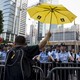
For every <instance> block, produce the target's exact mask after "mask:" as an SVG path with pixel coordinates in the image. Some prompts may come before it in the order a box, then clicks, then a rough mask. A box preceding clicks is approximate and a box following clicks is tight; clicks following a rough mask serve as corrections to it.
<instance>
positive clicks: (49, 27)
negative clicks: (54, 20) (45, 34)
mask: <svg viewBox="0 0 80 80" xmlns="http://www.w3.org/2000/svg"><path fill="white" fill-rule="evenodd" d="M50 30H51V23H50V27H49V31H50Z"/></svg>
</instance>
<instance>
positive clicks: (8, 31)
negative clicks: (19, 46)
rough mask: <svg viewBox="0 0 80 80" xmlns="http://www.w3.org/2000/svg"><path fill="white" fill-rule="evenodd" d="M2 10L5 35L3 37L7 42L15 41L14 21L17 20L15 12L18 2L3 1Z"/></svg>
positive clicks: (0, 3) (11, 0)
mask: <svg viewBox="0 0 80 80" xmlns="http://www.w3.org/2000/svg"><path fill="white" fill-rule="evenodd" d="M0 10H2V13H3V20H4V22H3V33H2V34H1V37H2V38H4V40H6V41H13V40H14V36H15V35H16V34H15V33H14V27H15V25H14V22H15V21H14V20H15V11H16V1H13V0H1V1H0Z"/></svg>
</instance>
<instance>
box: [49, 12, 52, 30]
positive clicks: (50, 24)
mask: <svg viewBox="0 0 80 80" xmlns="http://www.w3.org/2000/svg"><path fill="white" fill-rule="evenodd" d="M51 22H52V13H51V19H50V28H49V31H50V30H51Z"/></svg>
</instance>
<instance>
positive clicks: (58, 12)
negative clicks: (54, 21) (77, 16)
mask: <svg viewBox="0 0 80 80" xmlns="http://www.w3.org/2000/svg"><path fill="white" fill-rule="evenodd" d="M55 11H56V10H55ZM56 12H58V13H60V12H59V11H56ZM60 14H62V15H64V16H66V15H65V14H63V13H60ZM66 17H67V16H66ZM67 18H68V17H67ZM68 19H69V18H68ZM69 21H70V22H71V20H70V19H69Z"/></svg>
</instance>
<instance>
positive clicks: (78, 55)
mask: <svg viewBox="0 0 80 80" xmlns="http://www.w3.org/2000/svg"><path fill="white" fill-rule="evenodd" d="M78 58H80V53H77V54H76V59H77V62H78Z"/></svg>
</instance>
